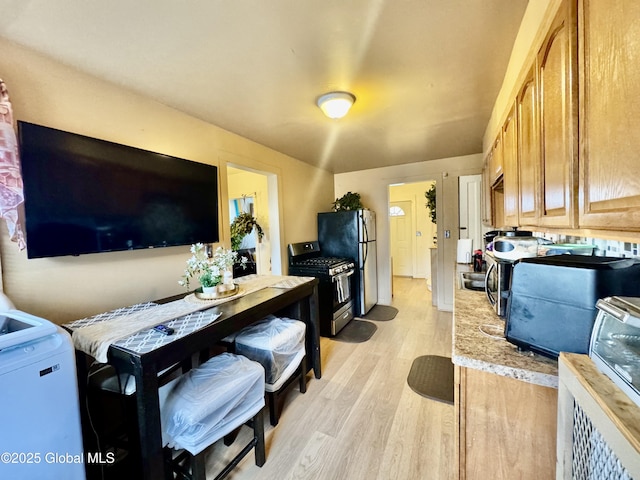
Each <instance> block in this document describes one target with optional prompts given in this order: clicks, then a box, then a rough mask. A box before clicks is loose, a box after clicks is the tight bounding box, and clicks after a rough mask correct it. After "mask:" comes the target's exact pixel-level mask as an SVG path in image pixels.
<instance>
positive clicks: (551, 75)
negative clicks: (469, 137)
mask: <svg viewBox="0 0 640 480" xmlns="http://www.w3.org/2000/svg"><path fill="white" fill-rule="evenodd" d="M576 16H577V12H576V7H575V2H574V1H569V0H565V1H564V2H562V5H561V6H560V9H559V10H558V13H557V14H556V17H555V19H554V21H553V23H552V26H551V28H550V29H549V32H548V33H547V36H546V38H545V40H544V42H543V44H542V47H541V48H540V51H539V53H538V59H537V66H538V67H537V74H538V78H537V83H538V90H537V91H538V94H539V104H538V105H539V109H540V121H539V125H540V134H539V138H540V168H539V185H540V195H539V202H540V203H539V209H538V212H537V213H538V217H539V218H538V221H537V224H538V225H541V226H548V227H565V228H575V227H577V201H576V198H577V195H576V193H577V191H578V136H577V135H578V128H577V125H578V104H577V100H578V93H577V92H578V90H577V88H576V75H575V72H576V70H577V66H578V65H577V45H576V37H577V33H576V27H577V17H576ZM525 86H526V85H525ZM533 95H535V94H534V92H528V91H525V97H524V101H526V102H527V104H529V102H531V101H534V102H535V99H532V98H530V96H533ZM533 105H535V103H534V104H533ZM527 114H528V112H527ZM527 168H531V167H530V166H528V167H527ZM521 179H522V180H525V181H527V180H526V179H524V177H523V176H521ZM526 192H527V196H526V197H525V198H523V202H524V203H525V205H524V211H525V212H526V218H527V219H529V218H530V215H531V208H530V207H531V204H530V201H531V199H530V197H529V195H531V192H530V191H529V190H526ZM528 224H529V223H528ZM533 224H534V225H535V224H536V223H533Z"/></svg>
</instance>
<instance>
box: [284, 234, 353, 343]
mask: <svg viewBox="0 0 640 480" xmlns="http://www.w3.org/2000/svg"><path fill="white" fill-rule="evenodd" d="M355 272H356V267H355V262H354V261H353V260H351V259H348V258H338V257H323V256H322V253H321V252H320V245H319V243H318V242H303V243H292V244H290V245H289V275H302V276H311V277H316V278H317V279H318V280H319V282H318V310H319V317H320V322H319V323H320V335H323V336H325V337H332V336H334V335H336V334H337V333H338V332H339V331H340V330H341V329H342V328H343V327H344V326H345V325H346V324H347V323H349V321H351V319H353V315H354V309H353V298H352V296H351V290H352V282H353V280H352V279H353V275H354V273H355Z"/></svg>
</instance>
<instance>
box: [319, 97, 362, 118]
mask: <svg viewBox="0 0 640 480" xmlns="http://www.w3.org/2000/svg"><path fill="white" fill-rule="evenodd" d="M355 101H356V97H355V96H354V95H353V94H351V93H349V92H329V93H325V94H324V95H322V96H321V97H320V98H318V106H319V107H320V110H322V111H323V113H324V114H325V115H326V116H327V117H329V118H342V117H344V116H345V115H346V114H347V113H348V112H349V109H350V108H351V105H353V102H355Z"/></svg>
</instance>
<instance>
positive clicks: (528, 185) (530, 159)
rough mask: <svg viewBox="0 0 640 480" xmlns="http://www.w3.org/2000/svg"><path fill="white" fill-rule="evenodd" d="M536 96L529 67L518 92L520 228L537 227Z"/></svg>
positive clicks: (537, 152)
mask: <svg viewBox="0 0 640 480" xmlns="http://www.w3.org/2000/svg"><path fill="white" fill-rule="evenodd" d="M537 101H538V95H537V89H536V76H535V70H534V67H533V66H532V67H531V68H530V70H529V73H528V74H527V76H526V78H525V81H524V83H523V85H522V87H521V89H520V92H519V93H518V98H517V100H516V105H517V113H518V183H519V187H520V208H519V210H520V212H519V219H520V225H538V203H539V198H538V194H539V191H540V187H539V165H538V164H539V161H540V157H539V149H538V141H539V139H540V136H539V131H540V129H539V128H538V106H537V105H538V104H537Z"/></svg>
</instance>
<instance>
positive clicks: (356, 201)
mask: <svg viewBox="0 0 640 480" xmlns="http://www.w3.org/2000/svg"><path fill="white" fill-rule="evenodd" d="M361 208H364V207H363V206H362V202H361V201H360V194H359V193H351V192H347V193H345V194H344V195H343V196H342V197H340V198H336V201H335V202H333V211H334V212H342V211H344V210H360V209H361Z"/></svg>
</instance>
